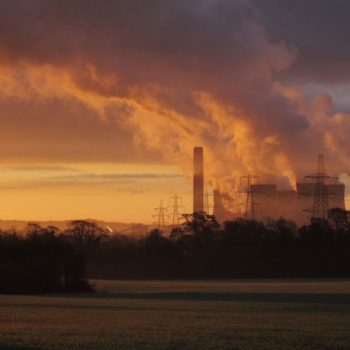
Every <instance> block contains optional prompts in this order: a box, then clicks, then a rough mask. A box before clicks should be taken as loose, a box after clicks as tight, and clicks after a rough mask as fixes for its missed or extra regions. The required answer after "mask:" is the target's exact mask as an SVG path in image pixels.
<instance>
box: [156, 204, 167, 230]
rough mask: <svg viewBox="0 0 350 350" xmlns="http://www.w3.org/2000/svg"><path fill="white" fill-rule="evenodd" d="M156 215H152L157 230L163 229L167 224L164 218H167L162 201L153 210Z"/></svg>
mask: <svg viewBox="0 0 350 350" xmlns="http://www.w3.org/2000/svg"><path fill="white" fill-rule="evenodd" d="M154 210H155V211H156V214H155V215H153V217H154V218H156V219H157V222H156V224H157V227H158V228H159V229H161V228H164V227H165V226H166V224H167V222H166V217H167V216H168V209H167V208H165V207H164V206H163V201H162V200H161V201H160V204H159V207H158V208H154Z"/></svg>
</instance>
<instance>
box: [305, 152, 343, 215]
mask: <svg viewBox="0 0 350 350" xmlns="http://www.w3.org/2000/svg"><path fill="white" fill-rule="evenodd" d="M307 179H308V180H312V181H313V182H314V184H315V186H314V190H313V197H314V199H313V205H312V208H310V209H305V211H307V212H311V218H313V219H327V217H328V210H329V203H328V197H329V196H330V195H331V193H329V192H328V189H327V184H328V182H329V180H330V179H337V178H335V177H330V176H328V175H327V174H326V170H325V163H324V157H323V154H319V156H318V160H317V168H316V174H313V175H309V176H306V177H305V180H307Z"/></svg>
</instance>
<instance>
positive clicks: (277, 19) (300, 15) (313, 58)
mask: <svg viewBox="0 0 350 350" xmlns="http://www.w3.org/2000/svg"><path fill="white" fill-rule="evenodd" d="M253 3H254V4H255V5H256V7H257V9H258V10H259V12H260V14H261V18H262V21H263V23H264V25H265V26H266V28H267V30H268V32H269V34H270V37H271V38H272V40H284V41H286V42H288V43H290V44H293V45H295V46H296V47H297V48H298V51H299V55H298V57H299V59H298V60H297V61H296V62H295V64H294V65H293V67H291V69H290V70H288V72H284V78H285V79H288V80H292V81H298V82H309V81H310V80H311V81H312V82H313V83H316V82H319V83H333V84H335V83H344V82H349V80H350V66H349V63H348V62H349V59H350V47H349V45H348V38H349V35H350V25H349V16H348V14H349V12H350V3H349V1H346V0H333V1H329V0H307V1H304V0H292V1H290V0H253Z"/></svg>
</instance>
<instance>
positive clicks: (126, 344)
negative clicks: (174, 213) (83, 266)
mask: <svg viewBox="0 0 350 350" xmlns="http://www.w3.org/2000/svg"><path fill="white" fill-rule="evenodd" d="M96 287H97V290H98V292H97V293H95V294H93V295H79V296H0V349H1V350H3V349H11V350H19V349H101V350H104V349H231V350H235V349H247V350H248V349H249V350H254V349H259V350H260V349H269V350H274V349H281V350H282V349H283V350H288V349H290V350H292V349H293V350H298V349H303V350H304V349H319V350H327V349H332V350H336V349H339V350H340V349H342V350H349V349H350V281H266V280H264V281H218V282H212V281H171V282H170V281H164V282H159V281H147V282H146V281H96Z"/></svg>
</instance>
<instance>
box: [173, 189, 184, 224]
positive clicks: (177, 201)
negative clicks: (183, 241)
mask: <svg viewBox="0 0 350 350" xmlns="http://www.w3.org/2000/svg"><path fill="white" fill-rule="evenodd" d="M171 200H172V205H171V206H170V209H171V211H172V225H173V226H175V225H180V213H179V209H180V208H182V207H183V206H182V205H181V204H180V202H181V197H180V196H178V195H177V194H176V193H175V194H174V195H173V196H172V197H171Z"/></svg>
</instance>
